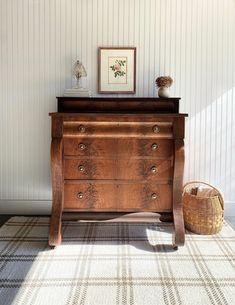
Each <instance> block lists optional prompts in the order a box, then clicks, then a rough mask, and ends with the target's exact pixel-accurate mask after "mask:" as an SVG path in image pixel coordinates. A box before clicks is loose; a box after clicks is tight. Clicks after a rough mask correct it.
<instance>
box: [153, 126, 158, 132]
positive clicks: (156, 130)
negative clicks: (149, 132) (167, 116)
mask: <svg viewBox="0 0 235 305" xmlns="http://www.w3.org/2000/svg"><path fill="white" fill-rule="evenodd" d="M153 132H155V133H159V132H160V128H159V127H158V126H157V125H154V126H153Z"/></svg>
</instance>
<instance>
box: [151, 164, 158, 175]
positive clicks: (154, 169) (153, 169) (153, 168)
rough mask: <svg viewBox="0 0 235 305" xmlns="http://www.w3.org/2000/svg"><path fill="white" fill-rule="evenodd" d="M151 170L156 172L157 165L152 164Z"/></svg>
mask: <svg viewBox="0 0 235 305" xmlns="http://www.w3.org/2000/svg"><path fill="white" fill-rule="evenodd" d="M151 172H152V173H154V174H155V173H156V172H157V166H155V165H154V166H152V167H151Z"/></svg>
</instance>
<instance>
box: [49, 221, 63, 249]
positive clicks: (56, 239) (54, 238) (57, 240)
mask: <svg viewBox="0 0 235 305" xmlns="http://www.w3.org/2000/svg"><path fill="white" fill-rule="evenodd" d="M61 240H62V237H61V222H60V221H58V219H55V217H53V216H51V223H50V230H49V238H48V244H49V246H51V247H55V246H58V245H60V244H61Z"/></svg>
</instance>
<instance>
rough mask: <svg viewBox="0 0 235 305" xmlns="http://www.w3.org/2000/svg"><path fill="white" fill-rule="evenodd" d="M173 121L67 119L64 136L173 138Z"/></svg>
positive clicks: (64, 125)
mask: <svg viewBox="0 0 235 305" xmlns="http://www.w3.org/2000/svg"><path fill="white" fill-rule="evenodd" d="M172 126H173V123H172V122H157V121H156V122H87V121H86V122H82V121H65V122H64V123H63V129H64V130H63V137H65V138H66V137H80V138H83V137H87V136H89V137H123V136H125V137H138V138H139V137H150V138H170V139H172V138H173V130H172Z"/></svg>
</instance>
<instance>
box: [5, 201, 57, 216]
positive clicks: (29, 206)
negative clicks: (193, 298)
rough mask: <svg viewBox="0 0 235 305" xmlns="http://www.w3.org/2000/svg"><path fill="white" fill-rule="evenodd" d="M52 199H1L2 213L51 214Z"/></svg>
mask: <svg viewBox="0 0 235 305" xmlns="http://www.w3.org/2000/svg"><path fill="white" fill-rule="evenodd" d="M51 204H52V202H51V200H6V199H0V214H9V215H50V214H51Z"/></svg>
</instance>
